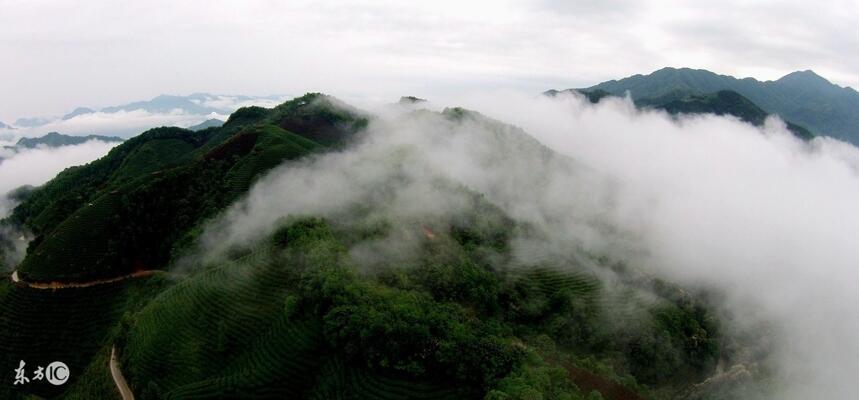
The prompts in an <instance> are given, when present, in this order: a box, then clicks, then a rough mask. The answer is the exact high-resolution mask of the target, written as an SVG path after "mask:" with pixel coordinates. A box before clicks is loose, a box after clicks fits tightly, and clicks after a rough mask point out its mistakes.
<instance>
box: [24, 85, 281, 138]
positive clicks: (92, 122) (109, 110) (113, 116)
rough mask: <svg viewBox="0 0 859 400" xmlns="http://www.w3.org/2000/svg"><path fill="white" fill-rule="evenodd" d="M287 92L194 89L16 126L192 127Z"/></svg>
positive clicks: (34, 131) (96, 129) (30, 132)
mask: <svg viewBox="0 0 859 400" xmlns="http://www.w3.org/2000/svg"><path fill="white" fill-rule="evenodd" d="M282 100H283V96H261V97H253V96H242V95H215V94H208V93H194V94H191V95H189V96H175V95H160V96H157V97H155V98H152V99H151V100H146V101H136V102H132V103H128V104H122V105H117V106H109V107H103V108H100V109H95V108H88V107H78V108H75V109H74V110H73V111H71V112H69V113H68V114H65V115H63V116H50V117H32V118H19V119H18V120H16V121H15V124H14V126H15V127H17V128H19V130H20V132H18V133H17V134H18V135H20V136H41V135H44V134H45V133H48V132H50V131H57V132H63V133H66V134H98V135H107V136H114V135H118V136H123V137H127V136H131V135H134V134H137V133H139V132H140V131H142V130H145V129H148V128H154V127H157V126H171V125H175V126H182V127H189V126H192V125H197V124H201V123H203V122H205V121H207V120H210V119H220V120H223V119H226V117H227V116H229V115H230V114H231V113H232V112H233V111H235V110H236V109H238V108H240V107H245V106H251V105H259V106H266V107H272V106H275V105H277V104H278V103H279V102H281V101H282Z"/></svg>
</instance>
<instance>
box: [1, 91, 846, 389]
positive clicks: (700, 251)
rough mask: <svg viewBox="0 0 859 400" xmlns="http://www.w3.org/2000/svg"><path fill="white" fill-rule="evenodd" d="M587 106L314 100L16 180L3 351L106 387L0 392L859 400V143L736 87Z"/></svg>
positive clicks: (511, 99)
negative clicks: (115, 378)
mask: <svg viewBox="0 0 859 400" xmlns="http://www.w3.org/2000/svg"><path fill="white" fill-rule="evenodd" d="M587 94H588V93H586V94H585V95H582V94H577V93H558V94H555V96H538V97H535V96H533V95H532V94H521V93H489V94H482V95H475V96H473V97H464V98H462V99H460V100H459V102H458V103H459V104H463V105H465V106H467V107H468V108H462V107H444V108H442V107H438V106H436V105H434V104H433V103H432V102H428V101H420V102H414V101H408V102H406V103H405V104H401V103H398V104H390V103H386V104H383V105H380V106H378V107H373V108H372V110H373V111H367V110H362V109H359V108H356V107H353V106H350V105H348V104H347V103H344V102H342V101H340V100H338V99H336V98H334V97H330V96H326V95H322V94H318V93H311V94H307V95H305V96H302V97H298V98H295V99H293V100H290V101H287V102H285V103H283V104H281V105H279V106H277V107H274V108H263V107H257V106H251V107H243V108H241V109H239V110H237V111H236V112H234V113H233V114H232V115H231V116H230V117H229V119H228V120H227V122H226V123H224V124H223V125H222V126H220V127H211V128H208V129H204V130H200V131H196V132H195V131H191V130H188V129H183V128H178V127H162V128H156V129H151V130H148V131H146V132H144V133H142V134H141V135H138V136H136V137H134V138H132V139H129V140H127V141H125V142H123V143H122V144H119V145H117V146H116V147H113V148H112V149H111V150H110V151H109V153H107V154H106V155H105V156H103V157H101V158H99V159H97V160H94V161H91V162H89V163H87V164H85V165H79V166H76V167H71V168H67V169H65V170H63V171H62V172H61V173H59V174H58V175H56V177H55V178H54V179H52V180H50V181H48V182H46V183H44V184H41V185H40V184H39V183H38V181H36V182H35V184H31V185H32V186H31V187H27V186H25V187H23V188H22V189H19V190H17V191H15V192H13V194H12V195H11V196H8V202H7V204H8V205H7V207H9V208H11V210H10V211H11V212H10V214H9V216H8V217H7V218H5V219H3V220H2V222H0V262H2V265H3V266H4V268H6V269H7V271H11V270H14V271H15V275H14V278H12V277H11V275H7V279H5V280H3V281H2V282H0V304H2V305H3V307H0V346H2V349H3V350H4V351H3V352H0V365H2V366H4V368H5V367H7V366H8V367H9V368H14V366H15V365H17V364H16V363H17V362H18V361H19V359H20V358H21V357H24V358H26V359H41V358H43V357H48V355H50V357H62V358H63V359H68V360H72V361H70V366H71V368H73V370H74V371H85V372H82V373H81V375H80V376H76V377H75V378H74V379H75V380H74V381H73V382H74V383H73V384H72V386H69V387H56V386H50V385H41V384H36V385H30V386H28V387H26V388H22V389H17V388H14V387H2V386H0V394H3V395H8V396H11V397H16V396H18V395H21V396H23V395H29V394H36V395H39V396H47V397H61V398H63V397H71V398H74V397H78V398H80V397H82V396H83V397H85V398H86V397H93V396H96V394H98V393H103V392H105V391H109V390H114V389H115V388H114V386H113V384H112V382H110V381H109V380H100V379H96V377H97V374H102V373H104V372H106V371H105V370H104V368H106V367H105V365H107V363H108V359H109V358H110V354H111V352H117V353H118V354H120V356H119V358H118V363H119V364H120V365H121V366H122V368H123V373H124V374H125V376H126V379H127V380H128V384H129V386H130V387H131V388H132V389H131V390H133V392H134V393H135V395H136V396H139V397H140V398H141V399H147V400H149V399H161V398H164V397H178V398H184V397H202V398H222V397H229V396H230V394H231V393H236V392H240V393H243V395H242V396H239V397H247V398H267V397H279V398H283V397H287V398H312V397H313V396H317V397H320V396H321V397H322V398H332V397H333V398H336V397H337V396H356V397H358V398H374V399H375V398H397V399H400V398H401V399H407V398H432V399H447V398H450V399H453V398H456V399H460V398H475V399H508V398H513V399H526V398H531V397H532V395H533V394H535V393H539V394H541V396H542V395H543V394H544V395H545V398H549V399H559V400H560V399H576V400H578V399H582V400H584V399H594V398H599V397H602V398H605V399H683V400H691V399H726V398H727V399H730V398H743V399H776V398H778V399H791V400H793V399H804V398H808V396H809V395H810V394H812V393H818V394H819V393H826V394H828V395H829V396H828V398H844V394H845V393H848V392H850V391H851V390H852V389H853V384H852V381H851V380H849V379H848V375H849V374H850V372H849V371H852V370H853V369H854V367H855V366H856V363H855V360H856V357H854V356H856V355H859V347H856V342H855V341H853V340H852V339H851V337H852V334H853V332H854V330H855V328H856V327H857V326H859V320H857V319H856V318H853V317H851V316H852V315H854V314H855V313H853V311H855V305H856V304H859V302H855V301H854V300H855V298H854V294H853V293H854V292H851V291H849V290H837V291H835V292H831V293H830V292H829V291H830V290H831V289H832V288H841V289H845V288H843V287H842V286H843V285H847V284H848V283H847V282H850V279H851V277H853V276H854V273H855V271H853V270H852V269H851V267H850V266H851V265H852V263H853V260H854V259H855V246H853V245H852V243H851V242H850V240H849V237H852V236H849V235H847V236H845V235H844V234H843V233H844V232H845V230H846V232H853V231H859V222H857V221H856V219H855V218H853V217H851V216H850V214H849V212H848V210H849V209H850V208H851V207H853V206H854V203H855V201H856V200H857V199H859V190H856V189H855V188H856V187H857V186H856V181H857V177H856V172H855V171H856V170H857V167H859V150H857V149H856V148H855V147H853V146H850V145H848V144H845V143H843V142H840V141H836V140H832V139H830V138H826V137H814V138H804V139H799V138H798V137H797V135H796V133H794V132H790V131H789V130H788V129H787V126H786V125H785V124H782V123H780V122H779V121H778V120H775V119H771V118H770V119H768V118H766V117H765V115H763V114H761V113H760V112H755V113H751V114H748V115H746V114H744V112H745V111H747V110H755V109H754V108H748V107H744V108H741V109H739V110H734V109H731V107H732V106H733V105H734V104H735V103H736V102H737V101H740V104H745V103H743V102H742V101H741V100H742V98H737V97H736V94H734V93H730V92H719V93H717V94H716V95H715V96H703V97H689V98H687V97H683V98H682V101H681V103H680V104H676V105H675V107H677V108H678V110H679V111H678V112H677V113H675V114H672V113H670V112H669V111H664V110H661V109H656V108H653V109H642V106H641V105H636V104H634V103H633V102H631V101H629V100H628V99H624V98H621V97H616V96H604V95H602V96H594V95H593V92H590V94H591V96H586V95H587ZM723 103H724V105H725V107H726V108H728V109H729V110H728V111H731V112H726V113H725V115H724V116H719V115H716V113H714V112H711V111H710V110H711V109H710V108H709V107H710V106H712V105H714V104H715V105H719V104H723ZM666 104H671V103H670V102H669V103H666ZM705 106H706V107H705ZM729 106H731V107H729ZM472 109H479V110H481V111H483V112H485V114H483V113H480V112H477V111H472ZM758 111H759V110H758ZM744 115H745V118H742V116H744ZM760 118H764V119H763V121H761V120H760ZM744 119H748V120H749V121H748V122H747V121H744ZM505 120H507V121H509V122H511V123H513V124H515V125H511V124H509V123H508V122H505ZM754 122H759V124H755V123H754ZM96 145H97V147H89V148H87V147H84V146H96ZM113 145H114V144H109V143H104V144H101V142H99V141H88V142H86V143H84V144H78V145H69V146H63V147H59V148H48V147H44V146H42V147H37V148H34V149H25V150H23V151H22V152H21V153H20V155H21V156H22V157H23V156H24V155H27V156H31V158H30V159H29V161H27V159H25V158H16V159H12V160H18V161H20V162H22V164H19V165H18V166H17V167H15V168H12V169H8V170H6V171H4V170H3V166H4V164H0V175H2V174H3V173H7V172H8V173H10V174H11V173H14V171H21V170H28V171H32V172H36V171H42V170H43V169H44V168H39V166H40V165H41V164H44V163H45V162H46V161H45V160H46V159H50V160H56V161H57V162H58V163H59V162H60V161H69V160H61V159H60V157H58V155H59V154H60V153H57V152H59V151H73V150H74V151H79V153H78V156H85V157H92V154H94V153H93V152H91V151H95V152H96V153H95V154H97V152H98V151H102V152H104V151H106V150H105V148H110V146H113ZM106 146H107V147H106ZM102 154H103V153H102ZM84 159H85V158H84ZM18 161H16V162H18ZM25 161H26V163H24V162H25ZM44 172H46V173H56V169H53V170H46V171H44ZM10 176H15V175H10ZM42 176H43V175H42ZM24 178H25V177H20V178H18V182H21V183H20V184H16V185H13V186H12V187H18V186H20V185H22V184H25V183H26V182H22V181H23V180H24ZM7 181H9V182H10V183H9V184H10V185H12V183H13V182H11V181H10V180H8V179H4V180H3V181H2V182H4V183H6V182H7ZM809 188H813V189H814V190H808V189H809ZM10 190H11V189H10ZM808 204H815V205H817V207H814V210H815V211H814V212H813V213H810V214H808V215H805V214H798V213H796V210H798V209H801V208H803V207H805V206H807V205H808ZM0 205H2V203H0ZM738 226H742V229H740V230H738V228H737V227H738ZM785 226H790V227H793V228H795V229H784V227H785ZM834 226H839V227H840V228H839V229H833V227H834ZM804 243H808V244H812V245H813V246H803V245H802V244H804ZM785 244H789V246H785ZM820 260H825V262H820ZM776 270H777V271H778V273H774V271H776ZM824 271H825V272H824ZM8 273H9V272H7V274H8ZM812 277H813V279H812ZM13 279H16V281H15V282H12V280H13ZM51 285H58V286H51ZM63 285H66V286H63ZM87 285H94V286H87ZM52 287H53V288H55V290H52V291H46V290H43V289H40V288H52ZM64 287H65V288H64ZM824 292H826V293H829V295H828V296H829V297H826V296H823V295H822V294H823V293H824ZM796 293H808V294H809V296H813V297H812V298H808V297H805V296H795V295H792V294H796ZM20 307H27V309H28V310H33V311H34V312H32V313H28V314H27V315H26V316H21V315H20V314H18V313H15V312H14V310H16V309H18V308H20ZM838 310H840V311H838ZM35 311H38V312H35ZM835 312H839V313H842V314H843V316H842V317H841V318H839V319H838V320H837V321H836V320H828V321H827V322H826V332H827V335H828V336H829V337H830V339H828V340H825V341H820V340H817V336H816V335H817V334H818V332H819V327H820V324H821V322H822V321H820V320H819V318H820V316H821V315H831V314H832V313H835ZM48 313H60V314H63V315H64V314H65V313H75V315H76V317H75V318H74V319H71V320H70V321H69V323H68V324H66V325H63V326H61V327H56V326H53V325H51V326H52V327H46V325H45V323H46V322H45V321H46V319H45V315H48ZM58 315H59V314H58ZM857 315H859V314H857ZM24 336H26V337H28V338H30V340H27V341H22V340H18V339H16V338H20V337H24ZM58 338H60V339H58ZM163 357H169V358H168V359H169V360H170V362H169V363H166V364H165V363H164V362H162V361H160V360H162V359H163ZM236 371H241V372H236ZM796 376H801V377H802V379H801V380H797V379H796ZM19 390H20V391H19ZM529 396H530V397H529ZM598 396H599V397H598ZM96 397H97V396H96Z"/></svg>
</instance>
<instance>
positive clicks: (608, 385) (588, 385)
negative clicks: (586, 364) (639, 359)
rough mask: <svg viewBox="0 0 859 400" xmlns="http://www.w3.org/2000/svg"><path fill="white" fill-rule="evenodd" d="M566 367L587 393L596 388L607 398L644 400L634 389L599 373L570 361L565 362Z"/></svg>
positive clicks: (577, 383)
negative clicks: (574, 364) (572, 363)
mask: <svg viewBox="0 0 859 400" xmlns="http://www.w3.org/2000/svg"><path fill="white" fill-rule="evenodd" d="M564 368H566V370H567V371H568V372H569V373H570V377H571V378H572V379H573V382H575V384H576V386H578V387H579V389H582V391H583V392H585V393H586V394H587V393H590V392H591V391H594V390H596V391H597V392H599V393H600V394H601V395H602V397H603V398H605V399H607V400H644V398H642V397H641V396H639V395H638V394H637V393H635V392H633V391H632V390H630V389H627V388H626V387H624V386H622V385H619V384H617V383H614V382H612V381H610V380H608V379H605V378H603V377H601V376H599V375H596V374H594V373H591V372H589V371H585V370H583V369H581V368H577V367H574V366H573V365H571V364H569V363H564Z"/></svg>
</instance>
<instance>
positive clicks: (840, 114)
mask: <svg viewBox="0 0 859 400" xmlns="http://www.w3.org/2000/svg"><path fill="white" fill-rule="evenodd" d="M583 90H585V91H604V92H605V93H608V94H611V95H615V96H624V95H625V93H626V92H629V94H630V95H631V96H632V98H633V100H635V101H636V103H643V104H647V103H648V102H654V101H657V99H660V98H662V99H664V98H666V97H672V98H682V97H685V96H690V95H712V94H713V93H716V92H719V91H723V90H730V91H734V92H736V93H739V94H740V95H742V96H743V97H745V98H747V99H749V100H750V101H752V102H753V103H754V104H755V105H757V106H758V107H760V108H761V109H762V110H764V111H765V112H767V113H772V114H778V115H779V116H780V117H781V118H782V119H784V120H785V121H788V122H791V123H794V124H797V125H800V126H802V127H805V128H807V129H809V130H810V131H811V132H812V133H814V134H820V135H827V136H831V137H834V138H837V139H841V140H845V141H848V142H851V143H853V144H859V92H856V90H854V89H852V88H850V87H841V86H838V85H835V84H833V83H830V82H829V81H828V80H826V79H825V78H823V77H821V76H819V75H817V74H816V73H814V72H813V71H810V70H805V71H797V72H792V73H790V74H787V75H785V76H784V77H782V78H780V79H778V80H775V81H759V80H756V79H754V78H743V79H738V78H734V77H732V76H727V75H719V74H716V73H713V72H710V71H707V70H701V69H690V68H663V69H660V70H658V71H655V72H653V73H651V74H648V75H633V76H630V77H627V78H623V79H619V80H610V81H606V82H602V83H600V84H597V85H594V86H591V87H588V88H584V89H583Z"/></svg>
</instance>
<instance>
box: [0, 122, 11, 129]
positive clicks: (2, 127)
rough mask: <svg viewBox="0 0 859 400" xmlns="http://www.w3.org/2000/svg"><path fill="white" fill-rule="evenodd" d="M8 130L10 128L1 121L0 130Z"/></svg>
mask: <svg viewBox="0 0 859 400" xmlns="http://www.w3.org/2000/svg"><path fill="white" fill-rule="evenodd" d="M8 128H11V126H9V125H6V124H4V123H3V121H0V129H8Z"/></svg>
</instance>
